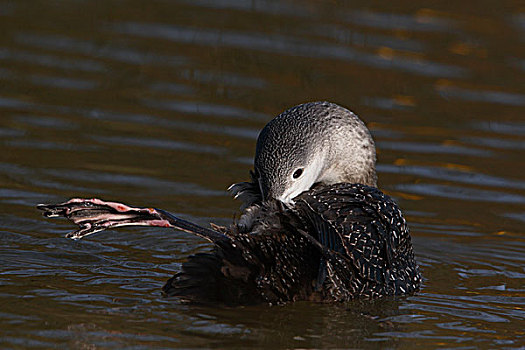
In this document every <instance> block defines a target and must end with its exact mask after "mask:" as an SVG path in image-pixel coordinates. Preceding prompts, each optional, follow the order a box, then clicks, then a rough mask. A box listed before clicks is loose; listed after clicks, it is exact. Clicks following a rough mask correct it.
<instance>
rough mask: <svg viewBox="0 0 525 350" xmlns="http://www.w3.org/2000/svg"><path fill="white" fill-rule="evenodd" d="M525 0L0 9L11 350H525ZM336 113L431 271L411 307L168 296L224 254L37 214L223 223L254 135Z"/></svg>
mask: <svg viewBox="0 0 525 350" xmlns="http://www.w3.org/2000/svg"><path fill="white" fill-rule="evenodd" d="M523 11H524V8H523V6H522V4H520V3H519V2H518V1H503V2H498V3H497V4H496V3H491V2H479V1H463V2H460V3H451V2H447V3H435V2H425V1H423V2H419V3H417V4H415V3H413V2H408V1H396V2H395V3H394V4H391V3H388V2H384V3H381V2H375V3H369V2H355V3H352V4H350V3H348V4H346V3H342V2H319V1H255V0H251V1H243V0H239V1H228V0H198V1H196V0H192V1H160V0H159V1H150V2H140V1H131V0H129V1H105V2H87V1H61V2H48V1H45V2H44V1H33V2H10V1H3V2H0V30H1V32H2V33H3V35H2V36H1V37H0V144H1V147H2V152H1V156H0V183H1V186H0V322H1V325H2V326H1V331H0V335H1V336H0V346H1V347H3V348H33V347H35V348H53V347H69V348H83V347H86V348H88V347H89V348H96V347H101V348H134V349H139V348H148V349H149V348H170V347H183V348H197V347H220V348H245V347H283V348H293V347H299V348H421V347H428V348H462V349H470V348H509V349H512V348H519V347H522V346H523V345H524V343H525V334H524V332H523V330H524V329H525V327H524V326H525V322H524V321H525V310H524V305H525V239H524V230H523V225H524V223H525V171H524V170H525V157H524V155H525V154H524V151H525V119H524V115H525V89H524V85H523V82H524V81H525V49H524V47H525V46H524V44H525V41H524V37H525V12H523ZM325 99H326V100H330V101H333V102H337V103H340V104H342V105H344V106H347V107H349V108H350V109H352V110H354V111H355V112H356V113H358V114H359V115H360V116H361V117H362V118H363V119H364V120H365V121H366V122H367V124H368V126H369V127H370V129H371V131H372V133H373V135H374V137H375V139H376V141H377V147H378V158H379V164H378V172H379V185H380V187H381V189H383V190H384V191H385V192H386V193H388V194H390V195H391V196H393V197H394V198H395V199H396V200H397V201H398V202H399V204H400V206H401V207H402V208H403V209H404V212H405V214H406V217H407V219H408V221H409V223H410V227H411V230H412V236H413V241H414V247H415V251H416V256H417V260H418V262H419V263H420V265H421V268H422V272H423V275H424V277H425V281H424V287H423V289H422V291H421V293H420V294H419V295H417V296H414V297H409V298H404V299H400V300H378V301H373V302H369V301H356V302H353V303H347V304H337V305H320V304H312V303H305V302H302V303H296V304H293V305H285V306H273V307H270V306H257V307H245V308H233V309H231V308H222V307H203V306H194V305H184V304H181V303H180V302H178V301H177V300H173V299H165V298H162V297H161V296H160V288H161V287H162V285H163V283H164V282H165V280H166V279H167V278H169V277H170V276H171V275H173V273H174V272H176V271H177V270H178V269H179V268H180V264H181V263H182V262H183V261H184V259H185V258H186V257H187V256H188V255H189V254H193V253H196V252H202V251H207V250H209V249H210V246H209V244H207V243H206V242H204V241H202V240H201V239H199V238H196V237H193V236H191V235H188V234H185V233H181V232H175V231H169V230H161V229H154V228H136V229H135V228H130V229H122V230H117V231H110V232H106V233H103V234H98V235H95V236H90V237H89V238H88V239H86V240H82V241H80V242H73V241H70V240H66V239H65V238H63V235H64V234H65V233H66V232H68V230H71V229H72V226H71V225H70V224H68V223H66V222H65V221H60V220H55V221H51V220H45V219H44V218H42V217H40V213H38V212H37V211H36V209H35V205H36V204H37V203H46V202H56V201H62V200H65V199H67V198H70V197H73V196H87V197H93V196H98V197H102V198H105V199H113V200H120V201H124V202H128V203H130V204H134V205H150V206H156V207H158V208H163V209H166V210H169V211H171V212H173V213H174V214H176V215H179V216H181V217H183V218H186V219H190V220H193V221H195V222H197V223H199V224H202V225H207V223H208V222H210V221H213V222H216V223H219V224H225V223H228V222H229V221H230V220H231V218H232V217H233V216H234V213H235V212H236V210H237V209H238V205H239V203H236V202H235V201H233V200H232V199H231V198H230V197H229V196H228V194H227V192H226V191H225V189H226V188H227V187H228V186H229V185H230V184H231V183H233V182H236V181H244V180H247V179H248V170H249V169H250V167H251V158H252V156H253V151H254V148H255V139H256V137H257V134H258V131H259V130H260V128H261V127H262V126H264V124H265V123H266V122H267V121H269V120H270V119H271V118H272V117H273V116H275V115H276V114H278V113H280V112H281V111H282V110H284V109H285V108H287V107H290V106H293V105H296V104H298V103H302V102H306V101H312V100H325Z"/></svg>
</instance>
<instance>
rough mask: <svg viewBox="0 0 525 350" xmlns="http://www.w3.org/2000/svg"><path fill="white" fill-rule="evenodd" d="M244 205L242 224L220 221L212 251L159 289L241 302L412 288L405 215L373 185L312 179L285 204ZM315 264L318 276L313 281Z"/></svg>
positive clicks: (415, 273)
mask: <svg viewBox="0 0 525 350" xmlns="http://www.w3.org/2000/svg"><path fill="white" fill-rule="evenodd" d="M252 209H255V210H254V211H255V213H254V214H253V216H254V225H253V226H252V227H251V228H250V229H249V231H246V230H244V231H243V229H242V228H239V227H238V226H237V225H235V224H234V225H232V226H230V227H229V228H222V229H221V230H222V232H224V233H225V234H226V235H227V236H228V239H225V240H223V241H221V242H217V243H216V244H215V248H214V251H213V252H212V253H209V254H199V255H196V256H193V257H190V259H189V261H188V262H187V263H185V264H184V265H183V268H182V271H181V272H180V273H179V274H177V275H175V276H174V277H173V278H172V279H171V280H170V281H168V283H167V284H166V286H165V287H164V292H165V293H166V294H168V295H174V296H180V297H183V298H186V299H189V300H192V301H221V302H226V303H234V304H236V303H238V302H241V303H244V304H246V303H257V302H266V303H284V302H289V301H297V300H315V301H347V300H352V299H354V298H358V297H366V298H377V297H383V296H401V295H410V294H413V293H414V292H416V291H417V290H418V289H419V285H420V282H421V277H420V274H419V269H418V266H417V264H416V262H415V260H414V253H413V251H412V244H411V240H410V235H409V230H408V227H407V225H406V222H405V219H404V218H403V216H402V214H401V211H400V210H399V207H398V206H397V205H396V204H395V202H393V201H392V199H390V197H388V196H386V195H385V194H383V193H382V192H381V191H379V190H378V189H376V188H373V187H369V186H366V185H360V184H344V183H343V184H336V185H329V186H326V185H316V186H315V187H314V188H313V189H311V190H310V191H308V192H305V193H303V194H301V195H300V196H299V197H297V198H296V200H295V206H294V207H293V208H286V207H284V206H283V205H281V204H280V203H279V202H277V201H274V200H271V201H268V202H264V203H263V204H261V205H257V206H256V207H255V208H252ZM212 260H213V264H211V263H210V262H211V261H212ZM323 264H324V265H325V267H324V268H326V276H325V277H324V278H323V279H322V281H321V283H319V274H320V269H322V268H323V267H322V265H323ZM212 265H213V266H215V267H212ZM211 270H214V272H213V273H210V271H211ZM210 276H215V279H214V280H213V281H211V280H210ZM201 281H206V283H207V288H203V283H202V282H201ZM212 285H214V286H213V287H212Z"/></svg>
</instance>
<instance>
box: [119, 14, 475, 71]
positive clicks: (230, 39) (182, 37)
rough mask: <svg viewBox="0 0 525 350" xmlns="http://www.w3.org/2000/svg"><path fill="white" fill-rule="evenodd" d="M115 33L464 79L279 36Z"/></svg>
mask: <svg viewBox="0 0 525 350" xmlns="http://www.w3.org/2000/svg"><path fill="white" fill-rule="evenodd" d="M113 28H114V30H115V31H116V32H119V33H123V34H130V35H134V36H138V37H145V38H158V39H166V40H171V41H175V42H178V43H187V44H197V45H205V46H224V47H237V48H244V49H251V50H260V51H266V52H272V53H274V54H284V55H292V56H301V57H310V58H327V59H337V60H344V61H355V62H358V63H362V64H366V65H370V66H374V67H380V68H394V69H399V70H402V71H406V72H411V73H415V74H420V75H426V76H439V77H459V76H464V75H465V73H466V71H465V69H463V68H460V67H455V66H451V65H447V64H440V63H435V62H429V61H425V60H422V59H411V58H406V57H401V56H391V57H383V56H381V55H375V54H369V53H366V52H360V51H357V50H355V49H352V48H350V47H347V46H338V45H329V44H325V43H320V42H312V41H308V40H303V39H299V38H293V37H285V36H280V35H273V36H268V35H261V34H246V33H240V32H228V31H220V32H219V31H215V30H212V29H201V28H185V27H177V26H170V25H161V24H155V23H137V22H127V23H121V24H119V25H116V26H114V27H113Z"/></svg>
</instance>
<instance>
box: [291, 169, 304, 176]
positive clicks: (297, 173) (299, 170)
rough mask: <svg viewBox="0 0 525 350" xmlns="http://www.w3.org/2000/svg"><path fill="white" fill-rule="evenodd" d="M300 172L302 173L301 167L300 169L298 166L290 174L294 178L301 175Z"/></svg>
mask: <svg viewBox="0 0 525 350" xmlns="http://www.w3.org/2000/svg"><path fill="white" fill-rule="evenodd" d="M302 174H303V169H302V168H299V169H297V170H296V171H294V173H293V175H292V176H293V178H294V179H297V178H298V177H299V176H301V175H302Z"/></svg>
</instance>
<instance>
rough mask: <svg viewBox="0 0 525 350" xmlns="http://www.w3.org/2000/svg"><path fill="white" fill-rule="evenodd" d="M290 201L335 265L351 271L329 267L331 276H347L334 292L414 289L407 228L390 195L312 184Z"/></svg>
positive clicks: (362, 188) (363, 188)
mask: <svg viewBox="0 0 525 350" xmlns="http://www.w3.org/2000/svg"><path fill="white" fill-rule="evenodd" d="M295 201H296V210H297V211H298V215H299V216H301V217H304V218H307V221H309V226H310V229H311V231H312V235H313V236H315V238H316V239H317V240H318V241H319V242H320V243H321V244H322V245H323V246H325V247H327V248H328V249H329V250H331V251H334V252H339V253H341V254H342V255H343V257H344V258H339V260H341V259H342V260H341V261H340V265H341V264H342V265H346V266H347V269H350V270H351V271H352V273H351V274H349V272H348V271H344V274H346V275H347V276H346V277H345V276H343V266H342V265H341V266H340V268H339V269H334V271H335V272H334V275H333V278H336V279H339V280H341V279H347V280H346V281H345V282H344V283H343V285H344V286H345V287H344V288H343V289H345V288H346V289H345V290H343V291H340V293H342V294H347V295H352V296H354V297H355V296H359V295H362V296H368V297H376V296H380V295H401V294H408V293H412V292H414V291H416V290H417V289H418V288H419V284H420V275H419V271H418V268H417V265H416V263H415V260H414V256H413V252H412V245H411V242H410V235H409V231H408V227H407V226H406V222H405V220H404V218H403V216H402V215H401V212H400V210H399V208H398V206H397V204H396V203H395V202H394V201H393V200H392V199H391V198H390V197H388V196H386V195H384V194H383V193H382V192H381V191H379V190H378V189H376V188H373V187H369V186H365V185H360V184H336V185H331V186H324V185H317V186H315V187H314V188H313V189H312V190H310V191H308V192H305V193H303V194H302V195H300V196H299V197H298V198H296V200H295ZM312 212H313V213H315V214H312ZM323 222H325V223H326V224H325V223H323ZM341 246H342V247H343V249H340V248H341ZM334 283H335V281H334ZM337 284H338V285H341V283H340V282H337ZM338 288H339V287H338Z"/></svg>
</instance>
